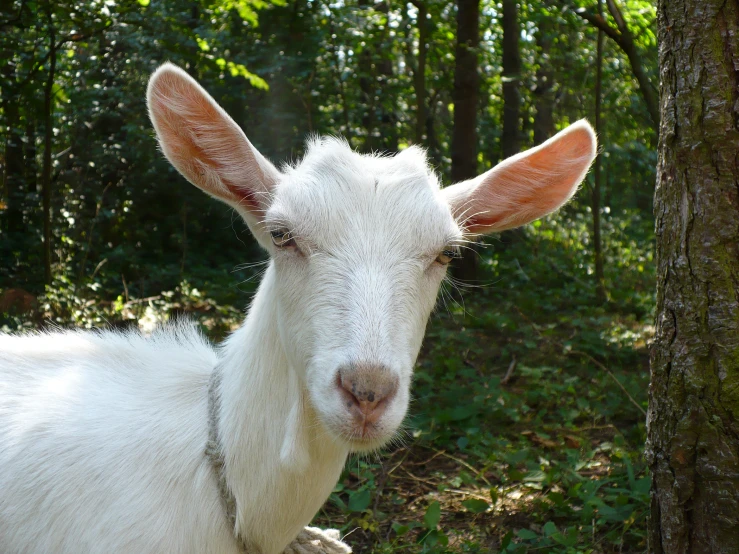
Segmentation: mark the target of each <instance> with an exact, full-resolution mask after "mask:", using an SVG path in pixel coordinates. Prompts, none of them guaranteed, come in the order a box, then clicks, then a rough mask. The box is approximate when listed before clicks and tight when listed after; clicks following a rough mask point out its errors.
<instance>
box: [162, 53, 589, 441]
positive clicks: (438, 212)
mask: <svg viewBox="0 0 739 554" xmlns="http://www.w3.org/2000/svg"><path fill="white" fill-rule="evenodd" d="M147 100H148V105H149V112H150V115H151V119H152V122H153V124H154V127H155V129H156V132H157V136H158V138H159V144H160V146H161V148H162V151H163V152H164V154H165V155H166V156H167V158H168V159H169V160H170V162H171V163H172V164H173V165H174V166H175V167H176V168H177V169H178V170H179V171H180V173H182V175H184V176H185V177H186V178H187V179H188V180H189V181H190V182H192V183H193V184H195V185H196V186H198V187H200V188H201V189H203V190H204V191H205V192H207V193H208V194H211V195H212V196H214V197H216V198H218V199H220V200H222V201H224V202H226V203H228V204H230V205H231V206H233V207H234V208H235V209H236V210H237V211H238V212H239V213H240V214H241V215H242V217H243V218H244V219H245V220H246V222H247V224H248V225H249V227H250V229H251V231H252V233H253V234H254V236H255V237H256V239H257V240H258V241H259V242H260V244H262V245H263V246H264V247H265V248H266V249H268V250H269V252H270V254H271V256H272V264H273V266H274V267H273V269H274V277H275V278H274V287H275V290H276V298H275V299H274V301H275V302H276V305H277V311H278V322H277V326H278V329H279V334H280V337H281V343H282V346H283V348H284V350H285V353H286V355H287V358H288V360H289V362H290V365H291V366H292V368H293V369H295V370H296V371H297V372H298V373H299V374H300V376H301V377H302V381H303V383H304V384H305V387H306V389H307V392H308V396H309V398H310V402H311V404H312V406H313V408H314V410H315V411H316V413H317V414H318V416H319V419H320V420H321V422H322V423H323V425H324V426H325V427H327V428H328V429H329V430H330V431H332V432H333V433H332V434H333V435H335V436H336V437H337V439H339V440H342V441H345V443H346V444H347V445H348V446H349V447H350V448H352V449H356V450H365V449H372V448H376V447H378V446H380V445H382V444H383V443H385V442H386V441H387V440H389V439H390V438H391V437H392V436H393V434H394V433H395V432H396V430H397V428H398V426H399V425H400V423H401V421H402V419H403V417H404V415H405V412H406V408H407V406H408V398H409V386H410V381H411V374H412V368H413V364H414V363H415V359H416V356H417V354H418V351H419V348H420V346H421V340H422V337H423V332H424V328H425V326H426V321H427V319H428V316H429V313H430V312H431V309H432V307H433V305H434V302H435V299H436V295H437V292H438V289H439V285H440V283H441V281H442V279H443V278H444V275H445V271H446V269H445V263H447V262H448V261H449V258H450V257H453V256H454V254H453V253H454V252H455V251H456V249H457V248H458V247H459V244H460V243H461V242H462V240H463V238H464V237H469V236H472V235H478V234H481V233H489V232H493V231H500V230H504V229H510V228H513V227H517V226H519V225H523V224H525V223H528V222H530V221H533V220H535V219H537V218H539V217H541V216H543V215H546V214H548V213H551V212H552V211H554V210H556V209H557V208H559V207H560V206H561V205H562V204H564V203H565V202H566V201H567V200H568V199H569V198H570V197H571V196H572V195H573V194H574V192H575V191H576V189H577V187H578V185H579V184H580V182H581V181H582V179H583V178H584V176H585V174H586V173H587V170H588V168H589V166H590V163H591V162H592V160H593V158H594V156H595V151H596V140H595V136H594V134H593V131H592V129H591V128H590V126H589V125H588V124H587V123H585V122H578V123H576V124H574V125H571V126H570V127H569V128H567V129H565V130H564V131H562V132H560V133H559V134H557V135H556V136H555V137H553V138H551V139H550V140H548V141H547V142H545V143H544V144H542V145H541V146H539V147H537V148H533V149H531V150H528V151H527V152H523V153H521V154H518V155H516V156H513V157H512V158H509V159H507V160H505V161H503V162H502V163H500V164H499V165H497V166H496V167H494V168H493V169H491V170H489V171H487V172H486V173H483V174H482V175H480V176H479V177H477V178H475V179H472V180H470V181H465V182H463V183H458V184H456V185H453V186H450V187H446V188H444V189H440V188H439V184H438V181H437V179H436V177H435V175H434V174H433V172H431V171H429V169H428V166H427V164H426V160H425V155H424V154H423V151H422V150H420V149H417V148H409V149H407V150H406V151H404V152H402V153H400V154H398V155H397V156H395V157H390V158H388V157H378V156H362V155H359V154H356V153H354V152H352V151H351V149H350V148H349V147H348V145H347V144H346V143H345V142H342V141H341V140H338V139H322V140H317V141H313V142H312V143H310V144H309V148H308V152H307V154H306V156H305V158H304V159H303V161H302V162H300V163H299V164H297V165H296V166H294V167H291V168H290V167H288V168H286V169H284V170H283V171H278V170H277V169H276V168H275V167H274V166H273V165H272V164H271V163H270V162H269V161H267V160H266V159H265V158H264V157H263V156H262V155H261V154H260V153H259V152H258V151H257V150H256V149H255V148H254V147H253V146H252V145H251V143H250V142H249V140H248V139H247V138H246V136H245V135H244V133H243V132H242V131H241V129H240V128H239V127H238V125H236V123H234V121H233V120H232V119H231V118H230V117H229V116H228V115H227V114H226V113H225V112H224V111H223V110H222V109H221V108H220V107H219V106H218V104H216V103H215V101H214V100H213V99H212V98H211V97H210V96H209V95H208V93H207V92H205V90H203V89H202V88H201V87H200V85H198V84H197V83H196V82H195V81H194V80H193V79H192V78H191V77H189V76H188V75H187V74H186V73H185V72H184V71H182V70H181V69H179V68H177V67H175V66H173V65H171V64H165V65H163V66H162V67H160V68H159V69H158V70H157V71H156V72H155V73H154V75H153V76H152V78H151V80H150V81H149V88H148V90H147Z"/></svg>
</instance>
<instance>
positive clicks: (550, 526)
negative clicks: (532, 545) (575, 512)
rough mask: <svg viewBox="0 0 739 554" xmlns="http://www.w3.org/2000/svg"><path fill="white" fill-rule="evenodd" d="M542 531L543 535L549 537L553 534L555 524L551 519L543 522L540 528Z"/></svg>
mask: <svg viewBox="0 0 739 554" xmlns="http://www.w3.org/2000/svg"><path fill="white" fill-rule="evenodd" d="M541 530H542V531H544V535H546V536H547V537H551V536H552V535H554V533H556V532H557V526H556V525H555V524H554V522H552V521H547V522H546V523H545V524H544V527H542V528H541Z"/></svg>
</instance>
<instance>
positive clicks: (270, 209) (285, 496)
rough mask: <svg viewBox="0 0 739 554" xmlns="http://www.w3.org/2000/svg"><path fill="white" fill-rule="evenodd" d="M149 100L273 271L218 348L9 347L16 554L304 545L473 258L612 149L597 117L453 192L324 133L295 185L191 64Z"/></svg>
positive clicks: (131, 337) (5, 541)
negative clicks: (602, 142)
mask: <svg viewBox="0 0 739 554" xmlns="http://www.w3.org/2000/svg"><path fill="white" fill-rule="evenodd" d="M147 98H148V105H149V112H150V115H151V119H152V122H153V124H154V127H155V129H156V132H157V136H158V138H159V143H160V145H161V148H162V150H163V151H164V154H165V155H166V156H167V158H168V159H169V161H170V162H171V163H172V164H173V165H174V166H175V167H176V168H177V169H178V170H179V171H180V173H182V175H184V176H185V177H186V178H187V179H188V180H189V181H190V182H191V183H193V184H194V185H196V186H198V187H200V188H201V189H202V190H204V191H205V192H207V193H208V194H210V195H212V196H214V197H216V198H218V199H220V200H222V201H224V202H226V203H228V204H229V205H231V206H233V208H234V209H235V210H236V211H237V212H238V213H239V214H240V215H242V216H243V217H244V219H245V220H246V222H247V223H248V225H249V227H250V229H251V231H252V233H253V234H254V236H255V237H256V239H257V240H258V241H259V243H260V244H261V245H262V246H263V247H264V248H265V249H267V250H268V251H269V253H270V255H271V261H270V264H269V268H268V269H267V272H266V274H265V276H264V279H263V280H262V283H261V285H260V287H259V292H258V293H257V295H256V297H255V298H254V301H253V303H252V305H251V307H250V309H249V313H248V316H247V317H246V321H245V323H244V325H243V327H242V328H241V329H240V330H238V331H236V332H235V333H233V334H232V335H231V336H230V337H229V338H228V340H226V341H225V343H224V344H223V346H221V347H220V348H218V349H215V348H214V347H212V346H211V345H210V344H209V343H208V342H207V341H206V340H205V339H204V338H203V337H202V336H201V335H200V334H199V333H198V332H197V331H195V330H193V328H192V327H189V326H187V325H173V326H170V327H167V328H164V329H161V330H160V331H158V332H156V333H155V334H154V335H153V336H151V337H150V338H144V337H142V336H140V335H138V334H136V333H123V334H122V333H116V332H111V331H101V332H54V333H39V334H33V335H26V336H9V335H0V552H3V553H5V554H16V553H39V554H40V553H44V554H46V553H69V554H80V553H98V552H99V553H106V554H110V553H124V552H131V553H137V554H140V553H164V552H178V553H197V554H200V553H206V552H213V553H219V554H220V553H237V552H243V551H244V550H247V551H249V552H252V553H260V554H277V553H280V552H282V551H284V550H285V549H286V548H289V547H290V546H289V545H290V544H291V542H292V541H294V540H295V537H296V536H298V535H299V533H301V530H302V529H303V526H305V525H306V524H308V523H309V522H310V520H311V518H312V517H313V516H314V515H315V513H316V512H317V510H318V509H319V508H320V507H321V504H322V503H323V502H324V501H325V499H326V498H327V497H328V495H329V493H330V491H331V489H332V487H333V486H334V484H335V483H336V481H337V479H338V477H339V474H340V472H341V469H342V466H343V465H344V462H345V460H346V457H347V454H348V453H349V452H351V451H366V450H372V449H376V448H378V447H380V446H381V445H382V444H384V443H385V442H387V441H388V440H389V439H390V438H391V437H392V436H393V434H394V433H395V432H396V430H397V429H398V426H399V425H400V423H401V421H402V420H403V418H404V416H405V413H406V408H407V406H408V397H409V386H410V382H411V376H412V372H413V366H414V363H415V359H416V356H417V354H418V351H419V348H420V346H421V340H422V337H423V334H424V329H425V327H426V321H427V319H428V317H429V314H430V312H431V310H432V308H433V306H434V302H435V299H436V295H437V292H438V289H439V285H440V283H441V281H442V279H443V278H444V275H445V273H446V265H447V264H448V263H449V261H450V259H451V258H453V257H455V256H456V252H457V250H458V248H459V244H460V242H461V241H463V240H464V238H465V237H466V236H470V235H473V234H479V233H487V232H492V231H499V230H502V229H509V228H512V227H516V226H519V225H522V224H524V223H527V222H529V221H532V220H534V219H536V218H539V217H541V216H543V215H545V214H548V213H550V212H552V211H554V210H556V209H557V208H559V207H560V206H561V205H562V204H563V203H565V202H566V201H567V200H568V199H569V198H570V197H571V196H572V194H573V193H574V192H575V190H576V189H577V186H578V185H579V183H580V182H581V181H582V179H583V177H584V175H585V173H586V172H587V170H588V167H589V166H590V163H591V161H592V159H593V157H594V154H595V150H596V140H595V136H594V134H593V132H592V130H591V128H590V126H589V125H588V124H587V123H585V122H583V121H581V122H578V123H575V124H574V125H572V126H570V127H569V128H567V129H565V130H564V131H562V132H560V133H559V134H558V135H556V136H555V137H554V138H552V139H550V140H548V141H547V142H545V143H544V144H543V145H541V146H539V147H537V148H534V149H532V150H529V151H527V152H524V153H522V154H519V155H517V156H514V157H513V158H510V159H508V160H506V161H504V162H502V163H501V164H499V165H498V166H496V167H495V168H493V169H491V170H490V171H488V172H486V173H484V174H482V175H481V176H479V177H477V178H476V179H474V180H471V181H468V182H464V183H459V184H457V185H453V186H450V187H447V188H444V189H441V188H440V187H439V183H438V181H437V177H436V176H435V175H434V173H433V172H432V171H431V170H429V168H428V165H427V162H426V158H425V155H424V152H423V151H422V150H421V149H419V148H416V147H411V148H408V149H407V150H404V151H403V152H401V153H400V154H398V155H396V156H394V157H379V156H365V155H360V154H357V153H355V152H353V151H352V150H351V149H350V148H349V146H348V145H347V144H346V143H345V142H343V141H342V140H340V139H336V138H323V139H315V140H313V141H311V142H310V144H309V146H308V151H307V153H306V155H305V157H304V159H303V160H302V161H301V162H300V163H299V164H297V165H295V166H294V167H285V168H283V169H282V170H281V171H280V170H277V169H276V168H275V167H274V166H273V165H272V164H271V163H270V162H269V161H267V160H266V159H265V158H264V157H263V156H262V155H261V154H260V153H259V152H258V151H257V150H256V149H255V148H254V147H253V146H252V145H251V143H250V142H249V141H248V140H247V138H246V136H244V134H243V132H242V131H241V129H240V128H239V127H238V126H237V125H236V124H235V123H234V121H233V120H232V119H231V118H230V117H229V116H228V115H227V114H226V113H225V112H224V111H223V110H222V109H221V108H220V107H219V106H218V105H217V104H216V103H215V101H214V100H213V99H212V98H211V97H210V96H209V95H208V94H207V93H206V92H205V91H204V90H203V89H202V88H201V87H200V86H199V85H198V84H197V83H196V82H195V81H194V80H193V79H192V78H190V77H189V76H188V75H187V74H186V73H185V72H184V71H182V70H181V69H179V68H177V67H175V66H173V65H170V64H165V65H163V66H162V67H160V68H159V69H158V70H157V71H156V73H154V75H153V76H152V78H151V80H150V82H149V88H148V92H147ZM209 390H210V393H209ZM211 415H212V417H210V416H211ZM209 428H210V430H209ZM209 433H211V435H210V438H211V440H210V442H209ZM206 449H209V453H210V455H206V453H205V451H206ZM308 535H309V536H308V538H310V533H309V534H308ZM301 536H302V537H303V539H305V537H306V536H305V532H303V535H301ZM315 536H317V537H319V539H320V540H323V539H325V537H323V538H322V536H321V534H320V533H317V532H316V535H315ZM329 542H330V540H329ZM293 547H294V548H297V547H296V543H293ZM326 548H327V550H330V549H329V548H328V547H326ZM298 550H299V548H298Z"/></svg>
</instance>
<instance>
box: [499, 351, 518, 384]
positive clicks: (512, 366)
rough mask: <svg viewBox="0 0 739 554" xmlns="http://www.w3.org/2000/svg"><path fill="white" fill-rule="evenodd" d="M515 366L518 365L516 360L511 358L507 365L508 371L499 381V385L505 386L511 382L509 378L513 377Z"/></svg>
mask: <svg viewBox="0 0 739 554" xmlns="http://www.w3.org/2000/svg"><path fill="white" fill-rule="evenodd" d="M516 365H518V360H516V356H515V355H514V356H513V359H512V360H511V363H510V364H508V370H507V371H506V372H505V375H504V376H503V378H502V379H501V380H500V384H501V385H507V384H508V381H510V380H511V376H513V371H514V370H515V369H516Z"/></svg>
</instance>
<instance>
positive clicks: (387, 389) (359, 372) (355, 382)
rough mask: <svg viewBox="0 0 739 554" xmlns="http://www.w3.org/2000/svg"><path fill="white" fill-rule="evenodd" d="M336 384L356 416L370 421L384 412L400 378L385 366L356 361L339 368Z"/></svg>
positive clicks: (374, 420) (361, 419) (362, 420)
mask: <svg viewBox="0 0 739 554" xmlns="http://www.w3.org/2000/svg"><path fill="white" fill-rule="evenodd" d="M337 385H338V388H339V390H340V392H341V394H342V396H343V398H344V402H345V404H346V407H347V408H349V411H350V412H351V413H352V415H353V416H354V418H355V419H357V420H359V421H361V422H362V423H364V424H367V423H374V422H376V421H377V420H378V419H380V417H381V416H382V414H383V413H384V412H385V409H386V408H387V405H388V404H389V401H390V400H391V399H392V398H393V397H394V396H395V393H396V392H397V390H398V377H397V376H396V375H394V374H393V373H392V372H391V371H390V370H389V369H388V368H386V367H384V366H378V365H370V364H366V365H365V364H362V365H358V364H355V365H353V366H352V367H350V368H347V369H341V370H339V373H338V375H337Z"/></svg>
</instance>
